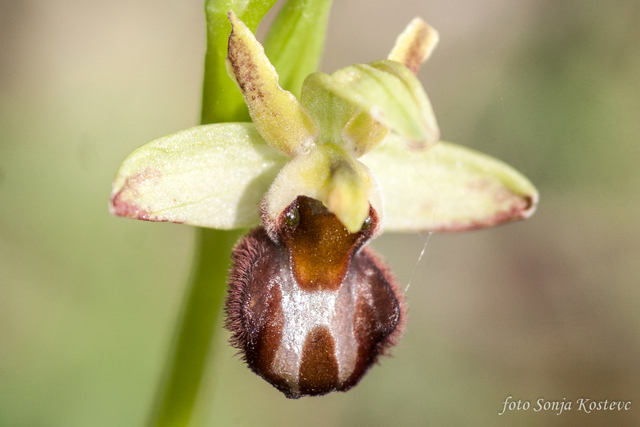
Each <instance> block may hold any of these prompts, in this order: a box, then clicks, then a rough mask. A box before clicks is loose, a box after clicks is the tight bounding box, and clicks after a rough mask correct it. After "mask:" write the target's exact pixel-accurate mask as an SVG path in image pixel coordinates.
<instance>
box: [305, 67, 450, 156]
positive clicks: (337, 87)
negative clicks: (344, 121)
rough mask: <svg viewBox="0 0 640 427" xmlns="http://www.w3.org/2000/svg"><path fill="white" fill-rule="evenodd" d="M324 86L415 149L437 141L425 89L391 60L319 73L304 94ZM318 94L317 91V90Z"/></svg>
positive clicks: (438, 132)
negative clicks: (315, 87)
mask: <svg viewBox="0 0 640 427" xmlns="http://www.w3.org/2000/svg"><path fill="white" fill-rule="evenodd" d="M307 86H308V87H309V89H314V88H313V86H321V87H322V88H323V89H325V90H327V91H329V92H331V93H333V94H334V95H336V96H338V97H340V98H341V99H343V100H345V101H347V102H348V103H350V104H352V105H354V106H356V107H358V108H360V109H361V110H362V111H364V112H366V113H367V114H369V115H370V116H371V117H372V118H373V119H375V120H377V121H379V122H380V123H382V124H383V125H384V126H386V127H388V128H389V129H391V130H393V131H394V132H396V133H397V134H399V135H400V136H402V137H403V138H405V139H406V140H407V141H408V142H409V143H411V145H412V146H414V147H424V146H426V145H430V144H432V143H434V142H436V141H438V139H439V137H440V129H439V128H438V125H437V123H436V121H435V115H434V114H433V109H432V108H431V103H430V102H429V99H428V98H427V94H426V93H425V92H424V89H423V88H422V85H421V84H420V82H419V81H418V79H417V78H416V77H415V76H414V75H413V73H412V72H411V71H410V70H409V69H408V68H406V67H405V66H404V65H402V64H400V63H398V62H395V61H389V60H380V61H375V62H372V63H371V64H356V65H352V66H349V67H346V68H342V69H340V70H338V71H336V72H335V73H333V74H331V75H327V74H324V73H316V75H314V78H313V79H307V81H305V84H304V85H303V88H302V91H303V94H302V100H303V105H304V106H305V107H306V104H305V103H304V99H305V93H304V92H305V91H306V90H309V89H307ZM315 90H317V89H315Z"/></svg>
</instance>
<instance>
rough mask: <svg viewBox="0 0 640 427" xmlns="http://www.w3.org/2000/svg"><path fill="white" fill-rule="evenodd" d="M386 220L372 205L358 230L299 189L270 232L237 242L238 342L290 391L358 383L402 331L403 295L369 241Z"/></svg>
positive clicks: (232, 288)
mask: <svg viewBox="0 0 640 427" xmlns="http://www.w3.org/2000/svg"><path fill="white" fill-rule="evenodd" d="M263 222H264V221H263ZM378 226H379V224H378V216H377V214H376V212H375V210H374V209H373V208H372V207H370V208H369V216H368V218H367V219H366V220H365V222H364V224H363V226H362V228H361V229H360V231H358V232H356V233H350V232H349V230H347V228H346V227H345V226H344V225H343V224H342V223H341V222H340V221H339V220H338V218H336V216H335V215H334V214H333V213H331V212H329V211H328V210H327V208H326V207H325V206H323V204H322V203H321V202H320V201H318V200H315V199H312V198H310V197H306V196H298V197H297V198H296V199H295V200H294V201H293V203H291V204H290V205H289V206H288V207H287V208H286V209H285V210H284V211H283V212H282V214H281V215H280V217H279V218H278V219H277V220H276V224H275V227H273V228H271V227H270V230H269V233H268V232H267V230H265V228H264V227H262V226H259V227H257V228H255V229H253V230H252V231H251V232H250V233H249V234H247V235H246V236H245V237H243V238H242V239H241V240H240V242H239V243H238V244H237V245H236V247H235V248H234V251H233V256H232V262H233V266H232V269H231V273H230V276H229V293H228V296H227V301H226V312H227V322H226V327H227V329H229V330H230V331H231V333H232V337H231V343H232V345H233V346H235V347H236V348H238V349H239V350H240V353H241V354H242V355H243V358H244V360H245V361H246V362H247V364H248V365H249V367H250V368H251V369H252V370H253V371H254V372H255V373H256V374H258V375H260V376H261V377H262V378H264V379H265V380H267V381H268V382H269V383H271V384H272V385H273V386H274V387H276V388H277V389H278V390H280V391H281V392H283V393H284V394H285V395H286V396H287V397H289V398H299V397H301V396H317V395H323V394H326V393H329V392H331V391H346V390H348V389H350V388H351V387H353V386H354V385H356V384H357V383H358V382H359V381H360V379H362V377H363V376H364V374H365V373H366V372H367V370H368V369H369V367H370V366H371V365H372V364H373V363H374V362H375V361H376V360H377V358H378V356H379V355H381V354H384V353H385V351H386V350H387V349H388V348H389V347H390V346H392V345H394V344H395V343H396V341H397V340H398V338H399V337H400V335H401V334H402V326H403V323H404V320H405V318H406V309H405V304H404V297H403V295H402V294H401V292H400V290H399V288H398V286H397V284H396V281H395V278H394V277H393V276H392V274H391V272H390V271H389V268H388V267H387V266H386V265H385V264H384V263H383V262H382V260H381V259H380V258H379V257H378V256H377V255H376V254H375V253H374V252H373V251H372V250H371V249H369V248H366V247H365V245H366V243H367V242H368V241H369V240H370V239H371V237H372V236H373V235H374V234H375V232H376V229H377V227H378Z"/></svg>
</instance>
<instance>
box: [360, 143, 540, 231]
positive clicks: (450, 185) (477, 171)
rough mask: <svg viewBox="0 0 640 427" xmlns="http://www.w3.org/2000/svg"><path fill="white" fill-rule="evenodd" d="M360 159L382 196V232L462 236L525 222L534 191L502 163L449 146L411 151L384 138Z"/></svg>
mask: <svg viewBox="0 0 640 427" xmlns="http://www.w3.org/2000/svg"><path fill="white" fill-rule="evenodd" d="M360 160H361V161H362V162H363V163H364V164H366V165H367V166H369V167H370V168H371V170H372V171H373V173H374V174H375V176H376V178H377V179H378V182H379V184H380V188H381V189H382V194H383V197H384V207H385V223H384V227H385V230H387V231H408V232H412V231H423V230H424V231H427V230H431V231H464V230H471V229H477V228H484V227H489V226H493V225H497V224H501V223H505V222H508V221H514V220H517V219H523V218H528V217H529V216H531V215H532V214H533V212H534V211H535V208H536V204H537V202H538V192H537V190H536V189H535V187H534V186H533V185H532V184H531V182H529V180H528V179H527V178H525V177H524V176H522V175H521V174H520V173H519V172H518V171H516V170H515V169H513V168H511V167H510V166H508V165H506V164H505V163H503V162H501V161H499V160H497V159H494V158H492V157H490V156H487V155H485V154H481V153H478V152H476V151H473V150H470V149H468V148H464V147H461V146H458V145H455V144H452V143H447V142H441V143H439V144H437V145H435V146H434V147H432V148H430V149H429V150H420V151H416V150H410V149H407V148H406V147H405V146H404V144H403V142H402V141H401V140H399V138H397V137H393V136H390V137H387V139H386V140H385V141H384V142H383V143H382V144H381V145H380V146H378V147H377V148H376V149H375V150H373V151H371V152H370V153H368V154H366V155H364V156H363V157H361V158H360Z"/></svg>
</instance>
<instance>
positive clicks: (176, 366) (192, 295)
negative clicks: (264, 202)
mask: <svg viewBox="0 0 640 427" xmlns="http://www.w3.org/2000/svg"><path fill="white" fill-rule="evenodd" d="M240 234H242V231H240V230H234V231H226V230H212V229H206V228H200V229H198V232H197V239H198V241H197V243H196V251H197V253H196V254H195V263H194V266H193V271H192V276H191V280H190V282H191V286H190V288H189V289H187V295H186V299H185V303H184V306H183V308H182V313H181V321H180V323H179V325H178V328H177V331H176V332H177V333H176V338H175V342H174V345H173V348H172V350H171V356H170V359H169V360H168V363H167V365H166V367H165V373H164V378H163V384H161V389H160V390H159V394H158V395H157V396H156V406H155V408H154V411H153V413H152V418H151V420H150V423H149V424H150V425H152V426H172V427H173V426H175V427H177V426H187V425H189V421H190V419H191V415H192V412H193V408H194V404H195V401H196V398H197V395H198V391H199V389H200V384H201V381H202V378H203V374H204V371H205V368H206V361H207V358H208V355H209V351H210V346H211V342H212V338H213V337H214V335H215V334H216V332H217V329H218V328H217V325H216V323H217V322H216V321H217V319H218V314H219V313H220V310H221V309H222V302H223V299H224V293H225V288H226V287H225V283H226V277H227V271H228V269H229V260H230V254H231V248H232V247H233V245H234V244H235V242H236V240H237V239H238V237H239V236H240Z"/></svg>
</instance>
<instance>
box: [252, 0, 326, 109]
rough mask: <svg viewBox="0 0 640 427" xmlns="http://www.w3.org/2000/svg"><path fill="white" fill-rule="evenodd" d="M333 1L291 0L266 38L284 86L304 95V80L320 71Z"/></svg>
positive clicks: (266, 48) (268, 48)
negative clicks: (302, 90) (301, 89)
mask: <svg viewBox="0 0 640 427" xmlns="http://www.w3.org/2000/svg"><path fill="white" fill-rule="evenodd" d="M330 9H331V0H288V1H287V3H285V5H284V6H283V7H282V10H281V11H280V13H279V14H278V16H277V18H276V20H275V21H274V23H273V26H272V27H271V28H270V29H269V32H268V33H267V38H266V40H265V41H264V52H265V53H266V54H267V57H268V58H269V60H270V61H271V63H272V64H273V66H274V67H275V68H276V70H278V74H279V75H280V79H279V80H278V83H279V84H280V87H282V88H283V89H286V90H288V91H290V92H292V93H293V94H294V95H295V96H296V97H298V98H299V97H300V88H301V87H302V82H303V81H304V79H305V78H306V77H307V76H308V75H309V74H311V73H313V72H314V71H317V70H318V65H319V64H320V59H321V58H322V51H323V49H324V40H325V34H326V32H327V22H328V20H329V10H330Z"/></svg>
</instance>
